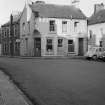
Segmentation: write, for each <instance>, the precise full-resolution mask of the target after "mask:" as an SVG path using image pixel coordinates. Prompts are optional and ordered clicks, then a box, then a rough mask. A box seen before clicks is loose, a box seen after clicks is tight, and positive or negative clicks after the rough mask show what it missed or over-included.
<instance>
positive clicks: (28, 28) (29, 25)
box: [28, 21, 30, 32]
mask: <svg viewBox="0 0 105 105" xmlns="http://www.w3.org/2000/svg"><path fill="white" fill-rule="evenodd" d="M28 29H29V32H30V21H28Z"/></svg>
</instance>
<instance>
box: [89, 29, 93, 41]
mask: <svg viewBox="0 0 105 105" xmlns="http://www.w3.org/2000/svg"><path fill="white" fill-rule="evenodd" d="M92 34H93V32H92V30H89V35H90V39H91V38H92Z"/></svg>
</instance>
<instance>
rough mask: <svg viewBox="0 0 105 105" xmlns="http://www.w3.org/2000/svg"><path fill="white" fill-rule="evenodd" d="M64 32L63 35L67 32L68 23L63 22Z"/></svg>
mask: <svg viewBox="0 0 105 105" xmlns="http://www.w3.org/2000/svg"><path fill="white" fill-rule="evenodd" d="M62 32H63V33H66V32H67V21H62Z"/></svg>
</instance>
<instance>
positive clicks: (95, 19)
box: [88, 9, 105, 25]
mask: <svg viewBox="0 0 105 105" xmlns="http://www.w3.org/2000/svg"><path fill="white" fill-rule="evenodd" d="M104 22H105V9H103V10H100V11H99V12H98V13H96V14H94V15H92V16H91V17H90V18H89V19H88V25H93V24H98V23H104Z"/></svg>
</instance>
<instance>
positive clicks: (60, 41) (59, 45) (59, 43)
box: [58, 38, 63, 47]
mask: <svg viewBox="0 0 105 105" xmlns="http://www.w3.org/2000/svg"><path fill="white" fill-rule="evenodd" d="M62 46H63V39H61V38H60V39H58V47H62Z"/></svg>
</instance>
